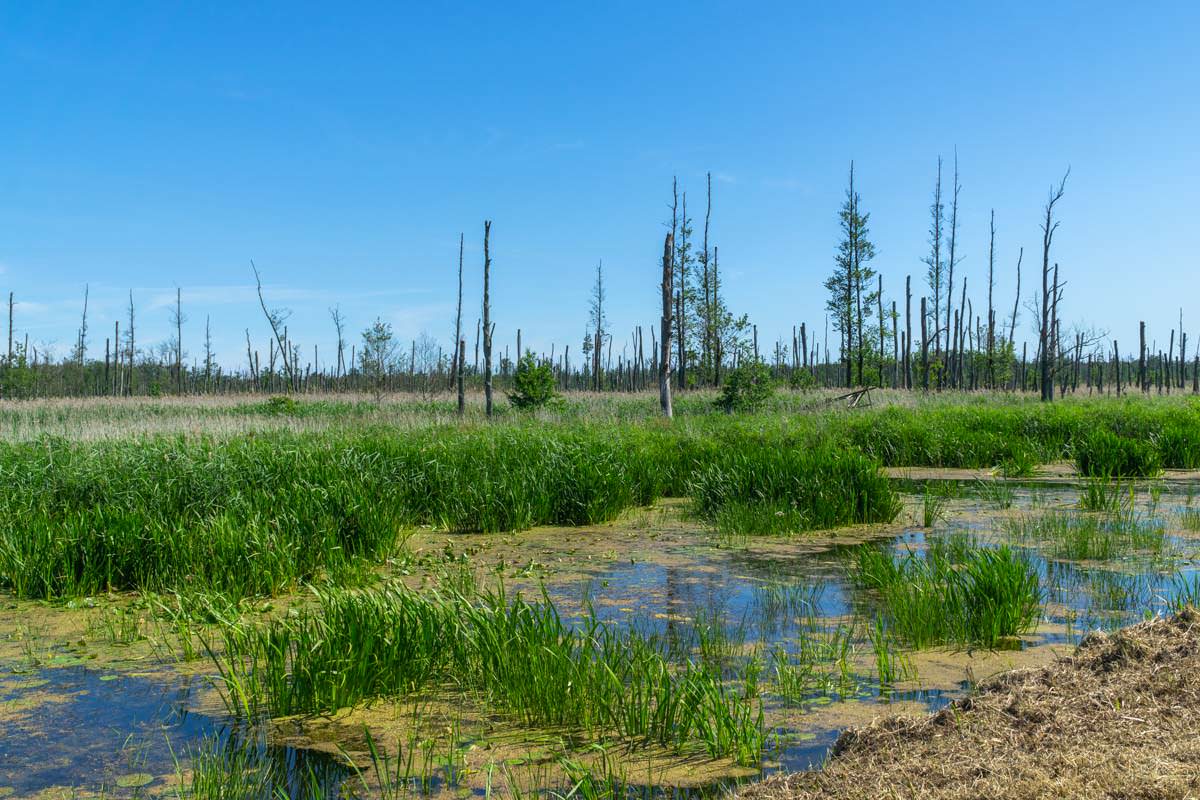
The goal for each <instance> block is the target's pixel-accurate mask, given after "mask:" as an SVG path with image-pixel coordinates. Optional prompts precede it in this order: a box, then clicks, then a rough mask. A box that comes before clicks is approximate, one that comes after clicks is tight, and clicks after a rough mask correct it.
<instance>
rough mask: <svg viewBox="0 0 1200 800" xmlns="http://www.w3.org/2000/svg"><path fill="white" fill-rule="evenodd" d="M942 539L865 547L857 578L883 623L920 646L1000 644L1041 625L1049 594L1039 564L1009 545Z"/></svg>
mask: <svg viewBox="0 0 1200 800" xmlns="http://www.w3.org/2000/svg"><path fill="white" fill-rule="evenodd" d="M937 541H938V540H935V541H934V543H932V545H931V546H930V547H929V548H928V549H927V550H926V551H924V552H915V551H913V552H909V553H907V554H906V555H903V556H899V557H897V556H896V555H894V554H893V553H892V552H891V550H890V549H881V548H879V547H875V546H869V545H865V546H862V547H860V548H858V549H857V551H856V553H855V556H854V557H853V559H852V560H851V562H850V564H849V569H848V571H849V578H850V580H851V581H852V582H853V584H854V585H855V586H857V587H858V588H859V589H860V590H866V591H869V592H871V593H872V596H873V599H874V600H875V601H876V602H875V605H876V606H877V608H878V612H879V614H880V615H881V617H880V618H879V619H880V620H882V622H881V623H880V624H881V625H882V624H886V626H887V628H888V629H890V630H891V631H892V632H894V633H895V635H897V636H899V637H900V638H902V639H903V640H905V641H907V642H909V643H910V644H911V645H913V646H914V647H930V646H934V645H940V644H962V645H979V646H983V647H995V646H997V645H998V644H1000V643H1001V642H1002V640H1004V639H1008V638H1011V637H1014V636H1019V635H1021V634H1024V633H1028V632H1030V631H1031V630H1033V629H1034V627H1035V626H1036V624H1037V620H1038V615H1039V613H1040V610H1041V599H1042V593H1041V589H1040V586H1039V581H1038V575H1037V571H1036V570H1035V569H1034V567H1033V565H1032V564H1030V563H1029V562H1028V561H1027V560H1026V559H1024V558H1022V557H1021V556H1020V555H1018V554H1017V553H1016V552H1015V551H1014V550H1011V549H1010V548H1008V547H1001V548H998V549H990V548H983V547H980V546H976V545H963V544H961V543H960V544H957V545H951V546H944V545H943V546H939V545H938V544H937Z"/></svg>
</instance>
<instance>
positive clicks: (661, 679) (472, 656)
mask: <svg viewBox="0 0 1200 800" xmlns="http://www.w3.org/2000/svg"><path fill="white" fill-rule="evenodd" d="M317 601H318V602H317V604H316V605H315V606H314V607H313V608H311V609H309V610H305V611H301V612H299V614H298V615H297V616H294V617H288V618H283V619H279V620H274V621H272V622H269V623H264V624H255V625H242V626H233V627H228V628H226V629H225V631H224V634H223V644H224V647H223V654H222V655H220V656H214V658H215V661H216V663H217V665H218V668H219V670H220V673H221V678H222V681H221V683H222V685H223V689H224V694H225V697H226V702H227V705H228V706H229V708H230V711H231V712H233V713H235V714H237V715H238V716H241V717H246V718H251V719H254V718H257V717H259V716H260V715H261V714H264V713H268V714H270V715H271V716H283V715H289V714H303V713H328V712H332V711H335V710H337V709H341V708H346V707H350V706H353V705H356V704H358V703H361V702H363V701H367V700H371V699H374V698H380V697H393V698H395V697H407V696H412V695H414V694H417V693H419V692H422V691H427V690H434V689H455V690H458V691H464V692H467V693H468V694H472V695H475V696H478V697H479V698H480V700H482V701H483V702H484V703H486V705H488V706H489V707H491V708H496V709H501V710H504V711H506V712H507V713H509V714H511V715H513V716H514V717H516V718H518V719H520V720H521V722H522V723H524V724H526V725H539V726H552V727H562V728H568V729H574V730H578V731H582V732H584V733H586V734H588V735H590V736H592V737H594V738H597V739H603V738H606V737H612V736H616V737H619V738H621V739H629V740H635V741H645V742H650V743H655V744H660V745H667V746H674V747H680V748H688V747H699V748H701V749H703V750H704V751H705V752H707V753H708V754H709V755H710V756H711V757H714V758H715V757H726V756H728V757H733V758H735V759H736V760H738V761H739V762H741V763H753V762H755V761H756V760H757V758H758V755H759V752H760V750H761V748H762V743H763V736H764V734H763V728H762V711H761V708H760V707H756V706H755V705H754V704H751V703H748V702H745V699H744V698H743V697H741V696H739V695H738V693H737V692H735V691H733V690H732V689H730V688H728V687H727V686H726V685H725V684H724V683H723V682H722V680H721V679H720V678H719V676H717V675H715V674H714V673H713V672H712V671H710V670H708V669H706V668H704V667H703V666H698V665H696V664H693V663H692V662H690V661H688V662H687V663H685V664H683V665H682V666H678V665H675V664H673V663H671V661H670V659H668V657H667V655H666V654H665V652H664V650H663V647H662V645H661V644H660V643H659V642H658V641H657V640H655V639H653V638H650V637H647V636H644V635H642V634H640V633H638V632H637V631H634V630H630V629H618V628H614V627H613V626H609V625H605V624H603V623H602V622H601V620H600V619H599V618H598V617H597V616H596V615H595V614H594V613H593V612H591V611H590V610H589V611H588V612H587V613H586V614H585V616H584V617H583V618H582V619H581V620H575V621H573V622H567V621H566V620H563V619H562V618H561V617H560V616H559V614H558V611H557V610H556V609H555V607H554V605H553V604H552V603H550V602H549V600H548V599H546V598H544V597H543V599H542V601H541V602H530V601H527V600H525V599H523V598H521V597H516V598H512V599H509V598H508V597H506V596H505V595H504V593H503V592H496V593H486V594H482V595H480V596H478V597H477V598H473V599H467V598H463V597H460V596H456V597H451V596H433V597H424V596H420V595H417V594H415V593H413V592H411V591H409V590H406V589H403V588H397V587H393V588H388V589H385V590H382V591H375V592H345V591H337V590H331V591H325V592H319V593H318V596H317ZM213 652H215V649H214V650H213Z"/></svg>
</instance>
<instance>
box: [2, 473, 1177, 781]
mask: <svg viewBox="0 0 1200 800" xmlns="http://www.w3.org/2000/svg"><path fill="white" fill-rule="evenodd" d="M929 491H932V492H936V493H937V495H938V497H940V498H941V500H939V504H938V509H939V511H938V513H935V514H934V519H932V520H931V521H932V522H933V525H932V526H931V527H928V528H926V527H924V525H923V524H922V522H923V521H922V515H923V508H924V509H927V508H928V506H929V502H928V500H927V499H926V497H925V493H923V492H919V493H910V494H908V495H906V503H905V510H904V511H903V513H902V514H901V516H900V518H899V519H898V520H897V523H896V524H894V525H891V526H886V527H872V528H863V529H846V530H842V531H839V532H838V533H837V534H836V535H798V536H794V537H779V536H773V537H746V538H740V539H736V540H734V539H719V538H717V537H715V536H714V535H713V534H711V533H709V532H707V531H705V530H704V529H703V528H702V527H701V526H699V525H698V524H697V523H696V522H694V521H693V520H691V519H690V518H689V517H688V515H687V513H686V509H685V507H684V506H681V505H680V504H677V503H665V504H662V505H660V506H657V507H655V508H652V509H643V510H640V511H638V512H635V513H633V514H630V515H628V516H627V517H626V518H625V519H623V520H622V521H621V522H619V523H617V524H614V525H606V526H598V527H589V528H579V529H537V530H533V531H529V532H526V533H518V534H510V535H495V534H492V535H456V536H447V535H444V534H438V533H436V532H431V531H423V532H420V533H418V534H416V535H414V536H413V537H412V538H411V539H410V540H409V542H408V556H406V557H405V558H403V559H397V560H396V561H394V562H393V563H392V564H391V565H390V566H389V568H388V569H389V570H390V571H391V572H394V573H395V574H389V576H388V577H389V578H393V579H399V580H403V581H404V582H406V583H407V584H409V585H410V586H413V587H417V586H419V585H422V584H425V585H428V584H430V583H433V582H436V581H440V582H442V583H445V582H446V581H447V580H453V581H458V582H467V583H475V584H487V583H489V582H495V581H499V580H503V581H504V583H505V585H506V588H507V590H508V591H510V592H513V591H518V590H521V591H525V592H526V593H527V594H528V593H536V592H540V591H542V590H543V589H544V590H545V592H546V595H547V597H549V598H550V599H551V600H552V601H553V602H554V603H555V605H556V606H557V607H558V608H559V609H560V610H561V611H562V613H563V614H564V616H568V617H569V616H571V615H574V614H579V613H581V612H582V611H583V610H584V609H586V608H589V607H590V608H592V609H594V613H595V614H596V615H597V617H599V618H600V619H601V620H602V621H603V622H604V623H605V624H607V625H612V626H636V627H637V628H638V629H639V630H640V631H643V632H644V633H646V634H647V635H651V636H654V637H655V638H656V639H658V640H662V641H666V642H668V643H670V644H669V647H670V648H673V649H675V650H677V651H679V652H680V653H682V654H683V656H682V657H683V658H686V659H692V660H696V661H705V662H710V663H712V664H714V665H715V667H714V668H715V669H716V670H717V671H719V672H720V674H722V675H723V676H724V677H725V678H726V680H727V681H729V682H730V683H731V684H735V685H741V684H746V686H750V683H749V682H747V677H746V676H747V675H748V674H749V675H751V676H752V677H753V688H746V689H742V690H740V691H744V692H745V693H746V695H747V697H748V698H753V699H754V700H755V701H756V702H761V704H762V708H763V714H764V716H763V720H764V723H763V724H764V726H765V728H766V729H767V731H768V732H769V735H768V739H767V752H766V753H765V754H764V759H763V765H762V768H761V770H758V769H754V770H752V769H747V768H736V767H732V766H731V765H730V764H728V763H715V764H714V763H708V762H706V760H705V759H703V758H699V757H697V756H695V755H690V756H687V757H678V756H672V755H668V754H663V753H656V752H653V751H650V750H646V751H629V750H626V751H621V752H619V753H617V751H616V750H615V749H614V751H613V752H614V753H617V755H615V756H613V758H614V759H615V760H616V761H618V762H619V764H618V765H617V766H616V767H615V768H613V767H612V766H611V765H608V766H606V770H607V772H608V773H609V774H618V775H620V776H621V777H622V779H623V780H624V781H626V782H628V783H629V784H631V785H641V786H642V787H644V788H645V787H648V788H650V789H651V790H655V791H657V790H658V789H662V790H663V791H664V792H665V793H666V794H668V795H672V794H679V793H686V792H688V791H692V790H703V788H704V787H706V786H712V785H714V784H716V783H719V782H722V781H728V780H733V779H745V778H749V777H753V776H755V775H758V774H761V772H763V771H773V770H778V769H789V770H791V769H804V768H809V767H819V764H820V762H821V761H822V759H823V758H824V757H825V755H826V754H827V753H828V750H829V748H830V746H831V745H832V743H833V742H834V740H835V739H836V737H837V735H838V734H839V732H840V731H841V730H843V729H844V728H845V727H847V726H851V725H856V724H864V723H867V722H869V721H870V720H871V719H872V718H873V717H875V716H877V715H879V714H881V713H885V712H887V711H902V712H913V713H917V712H921V711H925V710H931V709H936V708H938V707H941V706H942V705H945V704H946V703H948V702H950V701H951V700H953V699H955V698H958V697H962V696H964V695H965V694H966V693H967V692H968V691H969V690H970V687H971V685H972V684H973V682H975V681H977V680H981V679H983V678H986V677H987V676H989V675H992V674H995V673H997V672H999V671H1003V670H1005V669H1010V668H1014V667H1020V666H1036V665H1038V664H1042V663H1045V662H1046V661H1048V660H1049V659H1051V658H1053V657H1054V655H1056V654H1063V653H1067V652H1069V650H1070V648H1071V647H1072V646H1073V645H1074V643H1075V642H1076V641H1077V640H1078V638H1079V637H1080V636H1081V635H1083V634H1085V633H1086V632H1087V631H1089V630H1092V629H1096V628H1102V629H1111V628H1116V627H1119V626H1122V625H1125V624H1129V623H1131V622H1134V621H1137V620H1139V619H1141V618H1143V616H1145V615H1148V614H1155V613H1160V612H1162V611H1163V610H1165V609H1166V608H1167V607H1168V605H1169V604H1170V603H1171V602H1172V600H1173V599H1174V598H1175V597H1176V595H1177V594H1178V593H1180V592H1183V591H1186V590H1187V587H1188V586H1189V585H1192V586H1194V585H1195V582H1196V580H1197V566H1196V558H1197V552H1198V551H1200V548H1198V547H1197V545H1198V544H1200V539H1197V538H1195V537H1196V536H1197V534H1196V532H1195V531H1192V530H1188V528H1189V527H1195V526H1194V525H1189V524H1187V521H1188V520H1189V519H1190V520H1191V521H1192V522H1194V521H1195V517H1194V516H1191V515H1190V514H1189V510H1190V508H1191V506H1192V504H1191V493H1190V492H1188V493H1186V494H1185V488H1184V487H1180V486H1174V487H1170V488H1165V489H1162V490H1161V492H1160V490H1159V489H1158V488H1155V489H1153V490H1150V489H1147V488H1145V487H1142V489H1141V490H1139V492H1138V493H1137V496H1136V500H1135V502H1134V503H1133V504H1132V505H1131V506H1129V507H1128V508H1126V510H1125V512H1124V513H1125V514H1126V518H1127V519H1128V520H1129V523H1128V524H1127V525H1126V526H1125V527H1124V528H1122V529H1121V531H1119V532H1117V533H1115V534H1113V533H1111V532H1110V533H1109V534H1107V535H1108V538H1107V539H1103V541H1100V539H1098V538H1097V537H1100V538H1103V536H1104V535H1105V534H1104V533H1103V532H1101V533H1099V534H1097V533H1095V532H1090V533H1089V532H1088V531H1084V532H1083V534H1079V533H1078V531H1074V532H1073V529H1072V530H1066V529H1065V528H1064V527H1063V526H1061V525H1060V526H1059V527H1058V528H1054V529H1051V528H1046V529H1041V528H1035V527H1034V526H1032V525H1030V524H1024V525H1022V521H1025V522H1028V521H1029V520H1038V519H1045V518H1051V519H1086V518H1087V517H1088V515H1089V514H1092V513H1094V512H1083V511H1081V510H1080V509H1079V498H1080V490H1079V488H1077V487H1071V486H1062V485H1054V486H1043V487H1026V488H1014V489H1006V491H1005V492H1002V493H997V492H996V491H994V490H988V489H985V488H982V487H980V486H966V487H961V488H959V489H957V490H954V491H946V490H945V489H944V488H933V489H930V490H929ZM943 495H944V496H943ZM1064 531H1065V532H1064ZM1081 536H1082V537H1083V538H1082V539H1081V538H1080V537H1081ZM1089 536H1090V537H1091V538H1088V537H1089ZM955 541H957V542H970V543H971V544H972V546H984V547H992V546H997V545H1001V544H1008V545H1010V546H1011V547H1013V548H1015V549H1016V550H1017V551H1018V552H1019V553H1020V554H1021V555H1022V557H1023V558H1025V559H1026V560H1027V563H1028V564H1030V565H1031V567H1032V569H1033V570H1034V571H1036V574H1037V576H1038V581H1039V585H1040V591H1041V596H1042V608H1041V614H1040V619H1039V621H1038V624H1037V626H1036V629H1035V630H1034V631H1032V632H1031V633H1028V634H1026V635H1023V636H1020V637H1018V638H1013V639H1011V640H1009V641H1005V642H1004V643H1003V646H1002V647H998V648H995V649H983V648H974V647H970V646H960V647H938V648H927V649H923V650H919V651H911V650H909V649H908V648H906V647H904V646H903V645H902V644H900V643H898V642H892V644H891V645H890V647H891V648H892V649H893V650H895V653H894V654H893V656H894V657H895V658H896V659H898V660H899V661H900V662H901V663H902V668H901V669H900V671H899V674H898V675H894V676H892V677H891V678H890V679H889V680H887V681H884V682H883V683H881V680H880V674H881V673H880V670H881V669H882V667H881V666H880V662H879V655H878V651H879V648H878V647H876V644H877V643H878V641H879V639H878V638H877V637H875V636H873V634H872V633H871V630H872V629H871V625H872V621H873V620H879V619H882V616H881V615H883V614H884V613H886V611H887V609H883V608H880V607H879V604H878V600H877V598H873V597H872V596H871V594H870V593H869V592H864V591H863V590H862V589H861V587H860V586H858V585H857V584H856V583H855V582H854V581H852V580H850V579H849V570H850V569H852V566H851V564H852V563H853V560H854V556H855V553H856V551H857V550H858V549H859V548H877V549H881V548H886V549H887V550H889V551H890V552H892V553H893V554H896V555H903V554H907V553H910V552H911V553H918V554H920V553H923V552H925V551H927V550H929V549H930V548H931V547H936V546H940V544H945V543H947V542H950V543H953V542H955ZM1081 542H1082V543H1081ZM299 601H300V602H303V598H300V600H299ZM128 602H129V601H128V598H104V599H97V600H96V601H94V602H88V603H86V604H83V603H81V604H74V603H72V604H67V605H68V606H74V605H79V606H81V607H66V606H64V605H59V606H47V605H45V604H35V603H24V602H21V603H18V602H15V601H12V602H5V603H4V605H2V606H0V797H6V796H13V797H36V796H43V797H58V796H63V793H64V792H66V793H67V794H68V796H69V795H70V793H71V792H72V791H73V790H80V792H81V793H82V794H84V795H86V794H88V793H96V792H103V793H104V794H105V796H109V797H128V796H147V795H173V794H175V793H176V791H177V790H178V786H177V784H178V783H179V781H180V780H183V781H185V782H186V780H187V775H188V770H189V765H190V759H191V755H192V754H193V753H194V752H195V751H197V749H200V748H204V749H206V750H207V751H208V752H230V751H249V752H252V753H254V754H256V755H255V756H254V758H255V759H258V760H257V761H255V762H254V763H256V764H259V765H261V764H262V763H264V762H269V763H270V764H271V770H270V771H271V774H272V776H274V777H273V779H272V780H273V784H272V786H273V791H278V792H280V793H282V794H285V795H287V796H290V797H301V796H312V795H313V794H314V793H315V792H314V788H317V789H319V790H320V791H323V792H324V793H325V794H327V795H331V796H334V795H336V794H337V791H338V790H337V787H338V786H339V785H344V786H347V787H349V786H352V785H357V780H358V779H357V778H356V776H355V773H354V771H353V770H352V769H351V768H350V767H348V766H346V765H345V763H344V755H343V754H342V751H345V753H349V754H351V756H352V757H355V758H356V759H357V757H358V756H359V755H361V754H362V753H363V752H364V750H365V749H366V745H365V744H364V743H365V736H364V733H363V731H364V730H370V731H372V733H373V736H374V738H376V739H377V740H378V741H379V742H380V745H381V747H382V748H383V749H384V750H389V749H390V751H391V752H392V754H393V755H395V753H396V751H397V750H398V751H400V753H401V754H403V753H404V752H406V751H407V752H408V753H410V755H409V756H407V758H408V762H407V764H408V766H407V767H406V768H405V775H406V777H405V781H406V782H409V783H410V784H411V786H412V788H413V790H414V792H416V793H435V794H436V793H437V792H438V790H439V789H442V788H453V789H454V790H455V792H456V793H468V794H470V793H475V794H484V793H486V792H487V790H488V787H489V786H491V785H495V786H501V785H503V781H502V780H501V778H500V776H501V775H503V779H504V780H507V781H512V780H518V781H522V782H524V783H525V784H527V785H529V786H531V787H532V788H534V789H537V788H545V787H547V786H551V785H555V786H557V785H560V784H559V783H556V781H560V780H561V779H560V778H559V777H557V774H558V772H557V771H558V770H559V769H560V768H561V765H562V764H563V760H564V759H579V760H583V759H584V758H585V756H584V755H582V754H581V753H583V751H588V752H590V753H592V755H591V756H587V757H589V758H593V759H594V752H595V751H594V749H592V750H588V748H586V747H585V746H584V743H580V742H576V741H574V739H573V738H572V736H571V735H570V734H564V733H563V732H552V731H528V730H524V729H522V728H521V726H520V725H518V724H516V723H515V722H514V721H513V720H511V719H506V718H505V717H504V716H503V715H501V714H497V713H493V712H491V711H490V710H489V709H487V708H486V707H479V704H478V703H477V702H475V701H473V700H469V699H468V700H465V701H464V699H463V698H454V697H453V696H451V697H449V698H447V697H434V698H428V699H426V700H424V701H422V702H419V703H417V704H415V705H414V704H413V703H407V702H406V703H397V704H388V703H375V704H371V706H370V707H369V708H367V709H356V710H354V711H350V712H346V713H345V714H339V715H336V716H335V718H332V719H330V718H321V719H315V720H314V719H309V720H286V721H276V722H275V723H273V724H271V725H269V726H260V727H258V728H256V729H253V730H243V729H239V728H237V727H235V726H234V725H233V724H232V722H231V720H230V718H229V717H228V716H227V714H226V713H225V711H224V708H223V706H222V705H221V703H220V699H219V696H218V695H217V694H216V692H215V690H214V689H213V678H214V675H213V674H212V673H213V670H212V668H211V664H210V663H209V662H208V661H207V659H206V657H205V656H203V655H201V656H200V657H199V658H197V659H196V660H194V661H191V662H188V663H187V664H175V663H173V660H172V659H171V658H170V657H169V655H168V653H167V652H166V651H164V649H163V648H162V647H161V646H158V644H157V643H156V641H155V640H156V638H157V634H156V633H155V631H154V630H152V626H151V625H150V624H149V622H146V621H143V622H144V623H145V624H144V625H143V626H142V627H141V628H137V629H135V630H134V631H133V632H132V633H130V632H129V631H124V632H122V631H121V630H119V627H120V626H114V623H113V622H112V619H113V618H112V617H111V616H106V612H105V609H106V608H110V609H111V608H117V609H121V608H123V606H122V604H123V603H128ZM285 602H286V601H284V600H281V601H280V603H281V604H283V603H285ZM89 606H91V607H89ZM121 613H124V612H121ZM146 616H147V617H150V616H151V615H150V614H147V615H146ZM97 620H105V621H104V622H98V621H97ZM884 649H885V650H886V649H887V648H886V647H885V648H884ZM422 703H423V704H422ZM418 719H419V720H420V721H419V723H414V724H409V722H408V721H411V720H418ZM418 729H420V730H418ZM391 742H396V747H395V748H389V745H390V743H391ZM414 752H415V753H416V756H415V757H414V756H413V755H411V754H412V753H414ZM398 758H403V756H398ZM604 758H605V759H608V758H609V756H608V755H605V756H604ZM239 763H240V762H239ZM588 763H594V760H593V761H592V762H588ZM418 773H420V774H421V775H422V776H423V778H424V779H427V780H419V779H417V778H415V777H412V776H415V775H417V774H418ZM514 776H516V777H514ZM568 788H569V786H568ZM349 791H350V790H349V789H347V793H349Z"/></svg>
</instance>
